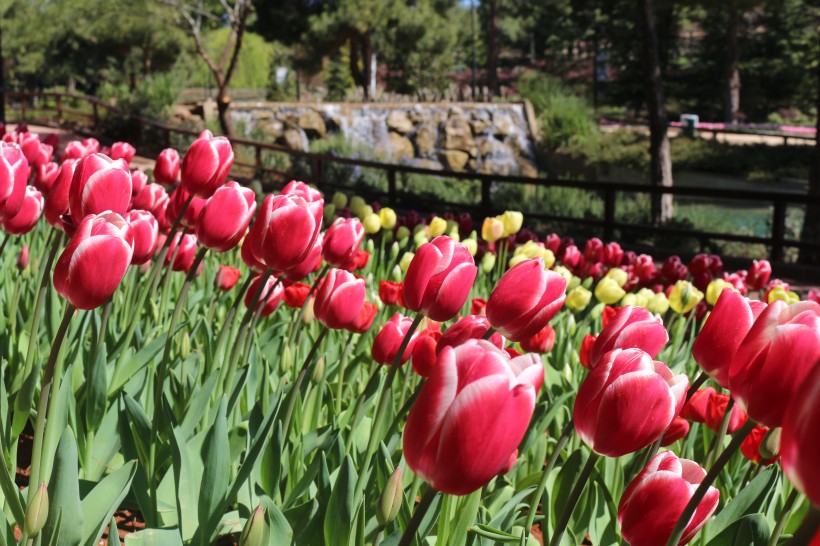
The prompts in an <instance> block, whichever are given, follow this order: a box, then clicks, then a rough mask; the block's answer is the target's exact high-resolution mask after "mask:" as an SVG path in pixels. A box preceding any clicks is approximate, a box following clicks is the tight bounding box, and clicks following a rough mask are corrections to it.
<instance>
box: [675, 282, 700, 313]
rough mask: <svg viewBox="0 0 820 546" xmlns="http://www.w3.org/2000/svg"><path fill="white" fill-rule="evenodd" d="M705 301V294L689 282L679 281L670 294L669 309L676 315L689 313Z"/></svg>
mask: <svg viewBox="0 0 820 546" xmlns="http://www.w3.org/2000/svg"><path fill="white" fill-rule="evenodd" d="M702 299H703V292H701V291H700V290H698V289H697V288H695V286H694V285H693V284H692V283H690V282H689V281H677V282H676V283H675V286H674V287H673V288H672V292H671V293H670V294H669V307H671V308H672V310H673V311H674V312H676V313H680V314H684V313H688V312H689V311H691V310H692V309H694V308H695V307H697V305H698V304H699V303H700V300H702Z"/></svg>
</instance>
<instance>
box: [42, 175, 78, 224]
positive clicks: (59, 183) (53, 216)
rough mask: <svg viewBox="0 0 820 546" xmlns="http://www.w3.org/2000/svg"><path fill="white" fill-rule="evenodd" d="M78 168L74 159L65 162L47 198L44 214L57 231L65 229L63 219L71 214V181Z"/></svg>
mask: <svg viewBox="0 0 820 546" xmlns="http://www.w3.org/2000/svg"><path fill="white" fill-rule="evenodd" d="M76 167H77V161H75V160H73V159H67V160H65V161H63V163H62V164H61V165H60V172H59V173H58V174H57V179H56V180H55V181H54V184H53V185H52V186H51V189H50V190H49V192H48V195H47V196H46V203H45V208H44V209H43V213H44V215H45V217H46V221H47V222H48V223H49V224H51V225H52V226H54V227H55V228H57V229H61V230H62V229H63V222H62V220H61V217H62V216H63V215H65V214H68V213H69V207H68V192H69V190H70V189H71V180H72V179H73V178H74V170H75V169H76Z"/></svg>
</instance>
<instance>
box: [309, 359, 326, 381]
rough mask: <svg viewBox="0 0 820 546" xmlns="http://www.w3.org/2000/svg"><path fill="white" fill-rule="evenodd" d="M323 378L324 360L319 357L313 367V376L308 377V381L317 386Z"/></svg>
mask: <svg viewBox="0 0 820 546" xmlns="http://www.w3.org/2000/svg"><path fill="white" fill-rule="evenodd" d="M324 376H325V359H324V358H323V357H319V359H318V360H317V361H316V364H314V366H313V374H312V375H311V376H310V380H311V381H312V382H313V383H314V384H317V383H319V382H320V381H321V380H322V378H323V377H324Z"/></svg>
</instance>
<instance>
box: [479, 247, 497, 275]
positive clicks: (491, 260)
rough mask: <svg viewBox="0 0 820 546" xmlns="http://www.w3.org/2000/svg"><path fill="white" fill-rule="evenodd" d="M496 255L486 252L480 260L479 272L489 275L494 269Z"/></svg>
mask: <svg viewBox="0 0 820 546" xmlns="http://www.w3.org/2000/svg"><path fill="white" fill-rule="evenodd" d="M495 261H496V255H495V254H493V253H492V252H487V253H485V254H484V256H483V257H482V258H481V271H483V272H484V273H489V272H491V271H492V270H493V268H494V267H495Z"/></svg>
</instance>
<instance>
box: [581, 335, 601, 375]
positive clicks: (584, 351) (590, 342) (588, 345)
mask: <svg viewBox="0 0 820 546" xmlns="http://www.w3.org/2000/svg"><path fill="white" fill-rule="evenodd" d="M596 339H598V338H597V336H593V335H592V334H586V335H585V336H584V339H583V340H582V341H581V347H580V348H579V349H578V361H579V362H580V363H581V366H583V367H584V368H586V369H588V370H591V369H592V361H591V359H590V357H589V355H590V353H591V352H592V347H593V346H594V345H595V340H596Z"/></svg>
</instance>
